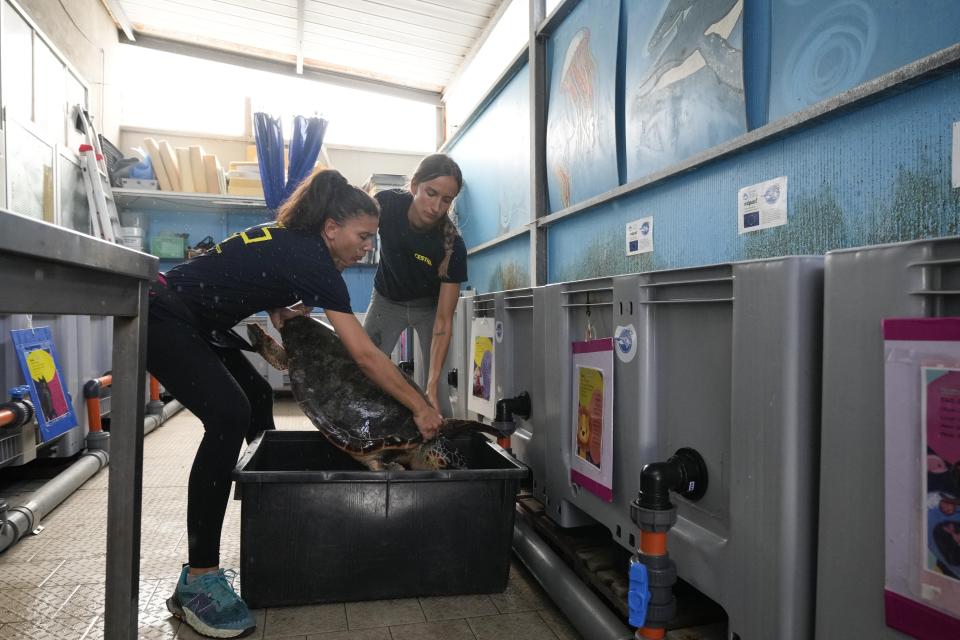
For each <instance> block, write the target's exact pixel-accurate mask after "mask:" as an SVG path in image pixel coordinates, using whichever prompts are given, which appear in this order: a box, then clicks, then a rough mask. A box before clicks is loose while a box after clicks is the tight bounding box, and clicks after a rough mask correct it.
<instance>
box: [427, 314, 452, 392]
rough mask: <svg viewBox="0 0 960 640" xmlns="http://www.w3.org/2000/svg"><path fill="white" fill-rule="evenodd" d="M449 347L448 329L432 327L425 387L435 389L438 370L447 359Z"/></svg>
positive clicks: (438, 378) (438, 375) (438, 377)
mask: <svg viewBox="0 0 960 640" xmlns="http://www.w3.org/2000/svg"><path fill="white" fill-rule="evenodd" d="M449 349H450V330H449V329H445V328H440V329H439V330H437V329H434V333H433V341H432V343H431V344H430V374H429V375H428V376H427V389H436V388H437V383H438V382H439V381H440V371H441V370H443V363H444V361H446V359H447V351H448V350H449Z"/></svg>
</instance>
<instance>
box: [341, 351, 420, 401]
mask: <svg viewBox="0 0 960 640" xmlns="http://www.w3.org/2000/svg"><path fill="white" fill-rule="evenodd" d="M431 351H432V350H431ZM357 364H358V366H359V367H360V370H361V371H363V373H364V374H366V376H367V377H368V378H370V379H371V380H373V381H374V382H375V383H376V384H377V385H378V386H379V387H380V388H381V389H383V390H384V391H386V392H387V393H389V394H390V395H391V396H393V397H394V398H396V399H397V400H398V401H399V402H400V403H401V404H403V406H405V407H406V408H407V409H410V411H412V412H414V413H417V412H418V411H421V410H422V409H423V408H424V407H425V406H426V405H427V401H426V400H425V399H424V398H423V396H422V395H421V394H420V392H419V391H417V390H416V389H415V388H414V387H413V386H411V385H410V383H409V382H407V380H406V378H404V377H403V374H401V373H400V370H399V369H397V367H396V365H394V364H393V362H391V361H390V359H389V358H387V356H385V355H384V354H383V353H382V352H381V351H379V350H377V351H374V352H372V353H370V354H368V355H367V357H365V358H362V359H361V360H358V361H357Z"/></svg>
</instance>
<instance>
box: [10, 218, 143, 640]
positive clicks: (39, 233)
mask: <svg viewBox="0 0 960 640" xmlns="http://www.w3.org/2000/svg"><path fill="white" fill-rule="evenodd" d="M157 265H158V261H157V259H156V258H155V257H153V256H148V255H144V254H142V253H139V252H137V251H133V250H131V249H126V248H124V247H121V246H118V245H115V244H111V243H109V242H104V241H102V240H97V239H95V238H92V237H90V236H87V235H84V234H82V233H77V232H75V231H71V230H69V229H64V228H63V227H57V226H54V225H50V224H47V223H45V222H41V221H39V220H34V219H32V218H26V217H24V216H21V215H17V214H14V213H10V212H8V211H5V210H3V209H0V313H45V314H63V315H80V314H82V315H95V316H114V321H113V392H112V395H113V398H112V407H111V414H112V420H111V422H112V424H113V425H114V428H113V430H112V431H111V433H110V449H111V455H110V466H109V473H110V478H109V479H110V484H109V490H108V494H107V498H108V502H107V531H108V532H109V535H108V537H107V563H106V594H105V595H106V607H105V612H104V622H105V629H104V630H105V637H106V638H107V639H108V640H120V639H124V640H126V639H134V638H136V636H137V596H138V593H137V591H138V576H139V573H140V506H141V498H142V487H141V482H142V479H143V412H144V403H143V398H144V366H145V362H146V349H145V346H146V327H147V314H146V311H147V291H148V285H149V282H150V280H152V279H154V278H155V277H156V274H157Z"/></svg>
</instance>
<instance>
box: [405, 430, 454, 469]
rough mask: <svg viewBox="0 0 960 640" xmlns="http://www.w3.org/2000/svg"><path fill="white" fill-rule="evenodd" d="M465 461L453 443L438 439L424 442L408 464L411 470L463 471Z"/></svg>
mask: <svg viewBox="0 0 960 640" xmlns="http://www.w3.org/2000/svg"><path fill="white" fill-rule="evenodd" d="M466 466H467V460H466V458H464V457H463V454H462V453H460V452H459V451H458V450H457V448H456V447H455V446H453V443H452V442H450V441H449V440H447V439H446V438H443V437H440V438H436V439H435V440H431V441H430V442H424V443H423V444H421V445H420V446H419V447H418V450H417V452H416V455H414V456H413V460H411V462H410V468H411V469H424V470H434V471H437V470H442V469H464V468H466Z"/></svg>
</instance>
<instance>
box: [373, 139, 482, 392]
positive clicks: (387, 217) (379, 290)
mask: <svg viewBox="0 0 960 640" xmlns="http://www.w3.org/2000/svg"><path fill="white" fill-rule="evenodd" d="M461 187H463V176H462V175H461V173H460V167H459V166H457V163H456V162H454V161H453V159H452V158H450V157H449V156H447V155H444V154H442V153H435V154H433V155H430V156H427V157H426V158H424V159H423V161H421V162H420V166H419V167H417V170H416V172H415V173H414V174H413V178H412V179H411V180H410V188H409V190H407V189H391V190H388V191H381V192H380V193H378V194H376V196H374V197H375V198H376V199H377V202H378V203H380V212H381V215H380V242H381V246H380V264H379V266H378V268H377V275H376V276H375V278H374V290H373V295H372V296H371V298H370V308H369V309H368V310H367V316H366V318H365V320H364V323H363V328H364V329H366V331H367V333H368V334H370V339H371V340H373V342H374V344H376V345H377V346H379V347H380V348H381V349H382V350H383V352H384V353H387V354H389V353H390V352H391V351H393V347H394V346H395V345H396V343H397V339H398V338H399V337H400V334H401V333H402V332H403V331H404V330H405V329H407V328H408V327H413V329H414V330H415V331H416V332H417V337H418V338H419V339H420V348H421V350H422V354H421V359H420V363H418V365H417V366H419V367H422V370H423V371H427V372H428V373H427V382H426V389H425V391H426V394H427V397H428V398H429V399H430V402H431V403H432V404H433V406H434V407H437V408H439V406H440V405H439V403H438V398H437V385H438V383H439V381H440V369H441V368H442V367H443V362H444V360H446V357H447V350H448V349H449V347H450V332H451V330H452V327H453V312H454V309H455V308H456V306H457V298H459V297H460V283H461V282H464V281H465V280H466V279H467V250H466V246H465V245H464V243H463V238H461V237H460V234H459V233H458V232H457V227H456V226H455V225H454V224H453V221H452V220H450V216H449V215H448V212H449V210H450V205H451V204H452V203H453V199H454V198H456V197H457V194H459V193H460V189H461Z"/></svg>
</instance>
